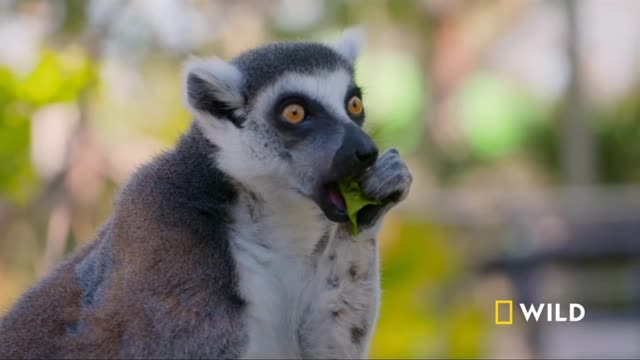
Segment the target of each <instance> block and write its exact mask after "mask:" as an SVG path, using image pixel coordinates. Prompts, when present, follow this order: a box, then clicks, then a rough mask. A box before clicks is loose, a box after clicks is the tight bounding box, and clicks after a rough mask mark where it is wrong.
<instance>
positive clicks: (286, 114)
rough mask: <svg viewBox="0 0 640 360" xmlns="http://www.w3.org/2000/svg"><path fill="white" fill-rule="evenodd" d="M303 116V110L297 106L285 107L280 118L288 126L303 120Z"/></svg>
mask: <svg viewBox="0 0 640 360" xmlns="http://www.w3.org/2000/svg"><path fill="white" fill-rule="evenodd" d="M304 115H305V113H304V108H303V107H302V106H301V105H298V104H291V105H287V107H285V108H284V110H282V117H283V118H284V119H285V120H287V121H288V122H289V123H290V124H297V123H299V122H300V121H302V120H304Z"/></svg>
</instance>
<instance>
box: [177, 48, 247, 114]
mask: <svg viewBox="0 0 640 360" xmlns="http://www.w3.org/2000/svg"><path fill="white" fill-rule="evenodd" d="M191 74H193V75H196V76H198V77H199V78H201V79H203V80H205V81H206V82H208V83H209V84H211V90H212V91H213V94H211V95H212V96H215V97H216V98H218V99H219V100H220V101H222V102H225V103H227V104H229V105H230V106H231V107H233V108H236V109H238V110H237V111H239V112H240V113H238V114H236V115H238V116H242V115H244V114H243V113H242V109H243V97H242V93H241V90H240V89H241V84H242V74H241V73H240V71H239V70H238V69H237V68H236V67H235V66H233V65H231V64H229V63H227V62H225V61H224V60H222V59H220V58H217V57H212V58H207V59H203V58H198V57H195V56H194V57H191V58H189V59H188V60H187V61H186V62H185V64H184V67H183V71H182V77H183V81H182V83H183V84H187V78H188V76H189V75H191ZM184 93H185V96H184V102H185V105H186V106H187V108H188V109H189V110H190V111H191V112H192V113H193V114H194V115H195V114H197V115H199V116H198V117H203V116H209V117H211V115H209V114H207V113H203V112H202V111H200V110H198V109H196V108H194V107H193V106H192V104H191V102H190V101H189V97H188V91H187V89H185V92H184Z"/></svg>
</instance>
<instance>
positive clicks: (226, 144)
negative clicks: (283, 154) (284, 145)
mask: <svg viewBox="0 0 640 360" xmlns="http://www.w3.org/2000/svg"><path fill="white" fill-rule="evenodd" d="M350 81H351V78H350V76H349V74H348V73H347V72H345V71H344V70H338V71H334V72H326V71H321V72H318V73H315V74H299V73H289V74H285V75H283V76H282V77H281V78H280V79H279V80H278V81H276V82H275V83H274V84H272V85H270V86H268V87H266V88H265V89H263V90H261V91H260V93H259V94H258V96H257V97H256V98H255V99H254V101H253V105H252V107H251V112H250V113H249V116H251V117H253V118H252V119H249V121H261V120H260V118H262V117H264V116H265V115H266V114H267V112H268V111H269V109H270V108H271V106H273V103H274V101H275V99H276V98H277V97H278V95H279V94H282V93H283V92H292V91H297V92H301V93H304V94H306V95H307V96H309V97H310V98H313V99H315V100H316V101H318V102H320V103H322V104H323V105H324V106H325V108H326V109H327V110H329V111H332V112H333V113H334V114H335V115H337V116H338V117H339V118H341V119H342V121H344V122H350V121H351V120H350V119H349V117H348V115H347V110H346V109H345V107H344V97H345V95H346V92H347V89H348V86H349V83H350ZM193 114H194V116H195V118H196V120H197V121H198V122H199V123H200V124H201V125H202V129H203V132H204V134H205V136H206V137H207V138H208V139H209V140H210V141H211V142H212V143H214V144H216V145H218V147H219V148H220V152H219V153H218V154H217V157H216V160H217V165H218V166H219V167H220V168H221V169H222V170H223V171H224V172H226V173H228V174H231V175H232V176H234V177H235V178H237V179H242V181H243V183H244V185H246V186H247V187H249V188H251V189H253V188H254V187H256V186H259V185H260V184H261V183H263V182H265V180H267V182H272V183H273V182H280V183H281V185H283V186H286V187H288V188H289V190H290V189H291V188H294V189H298V190H301V191H305V190H308V189H301V187H302V185H300V184H298V183H295V181H296V180H298V179H297V178H296V177H291V176H289V175H290V174H289V173H288V172H287V171H286V169H285V168H284V166H285V164H283V163H282V161H281V160H280V159H278V158H277V157H276V156H269V154H265V150H264V147H263V144H262V143H261V142H259V141H256V138H255V135H254V134H251V133H250V132H247V131H243V129H240V128H238V127H236V126H234V125H233V124H232V123H231V122H229V121H216V120H218V119H215V118H214V117H213V116H211V115H210V114H209V113H202V112H198V111H193ZM261 154H262V155H264V156H263V157H261V158H256V156H261ZM265 177H266V178H268V179H265ZM278 178H280V179H279V180H278ZM291 182H294V183H291Z"/></svg>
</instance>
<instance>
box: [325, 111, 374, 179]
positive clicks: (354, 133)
mask: <svg viewBox="0 0 640 360" xmlns="http://www.w3.org/2000/svg"><path fill="white" fill-rule="evenodd" d="M344 129H345V134H344V138H343V142H342V146H340V148H339V149H338V151H337V152H336V155H335V158H334V159H333V173H334V174H335V175H337V176H338V177H348V176H358V175H359V174H360V173H362V171H364V170H365V169H366V168H368V167H369V166H371V165H373V163H374V162H375V161H376V159H378V147H377V146H376V144H374V143H373V141H372V140H371V138H370V137H369V135H367V134H366V133H365V132H364V131H362V129H360V128H359V127H358V126H356V125H355V124H348V125H345V128H344Z"/></svg>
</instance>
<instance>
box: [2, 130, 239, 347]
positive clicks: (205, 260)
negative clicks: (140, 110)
mask: <svg viewBox="0 0 640 360" xmlns="http://www.w3.org/2000/svg"><path fill="white" fill-rule="evenodd" d="M212 151H214V148H213V146H212V145H211V144H209V143H208V142H207V141H206V140H205V139H204V138H203V136H202V134H201V132H200V131H199V129H198V127H197V125H194V126H193V127H192V129H191V131H190V132H189V133H188V134H187V135H185V136H184V137H183V138H182V140H181V141H180V143H179V144H178V146H177V147H176V149H175V150H174V151H171V152H168V153H166V154H164V155H162V156H160V157H159V158H157V159H156V160H155V161H154V162H152V163H151V164H149V165H147V166H145V167H143V168H142V169H140V170H139V171H138V172H137V173H136V174H135V175H134V176H133V178H132V179H131V180H130V181H129V183H128V184H127V185H126V187H125V189H124V190H123V191H122V194H121V195H120V198H119V199H118V201H117V204H116V205H115V211H114V216H113V217H112V218H111V219H110V220H109V221H108V222H107V223H106V224H105V225H104V226H103V228H102V229H101V230H100V232H99V234H98V236H97V237H96V239H94V240H93V241H92V242H91V243H90V244H88V245H87V246H86V247H84V248H83V249H81V250H80V251H79V252H78V253H77V254H76V255H74V256H73V257H72V258H71V259H69V260H68V261H66V262H65V263H63V264H62V265H60V266H59V267H58V268H57V269H55V270H54V271H53V272H52V273H51V274H49V275H48V276H47V277H45V278H44V279H43V280H42V281H41V282H40V283H39V284H38V285H36V286H35V287H34V288H33V289H31V290H29V291H28V292H27V293H26V294H25V295H24V297H23V299H21V301H20V302H19V303H18V305H17V306H16V307H15V308H14V309H13V310H12V311H10V312H9V313H8V314H7V315H6V316H5V317H4V318H3V320H2V325H1V328H0V329H1V330H0V355H1V356H2V357H9V358H14V357H17V358H63V357H82V358H86V357H104V358H116V357H132V356H135V357H138V356H142V357H152V358H159V357H170V358H192V357H208V358H234V357H239V356H240V353H239V350H240V349H241V348H242V347H243V344H244V343H246V341H247V339H246V333H245V332H244V331H243V330H242V329H243V324H242V321H238V320H239V319H241V315H240V314H241V313H242V312H243V311H244V308H245V306H246V305H245V301H244V300H243V299H242V298H241V297H240V295H239V293H238V284H237V282H238V279H237V273H236V271H235V266H234V264H233V259H232V258H231V254H230V251H229V241H228V226H229V222H230V207H231V204H232V203H233V202H234V200H235V198H236V196H237V194H236V192H235V191H234V189H233V187H232V186H231V184H230V182H229V180H228V179H227V178H226V177H225V175H224V174H222V173H221V172H220V171H218V170H217V169H216V168H214V167H208V166H203V164H205V163H207V162H208V161H209V159H210V156H211V152H212ZM211 322H215V323H216V325H215V326H209V324H210V323H211ZM160 339H161V340H160ZM212 339H215V341H212Z"/></svg>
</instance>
